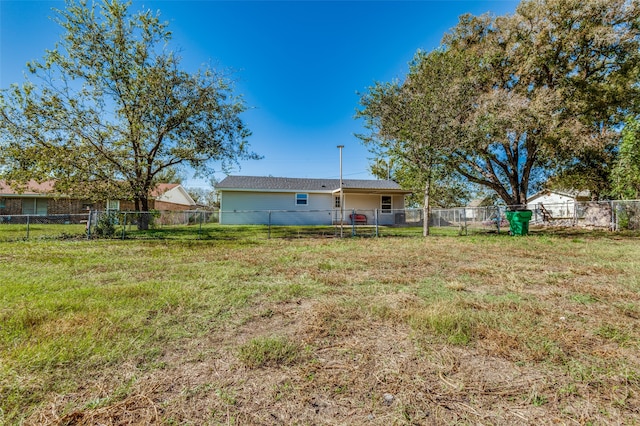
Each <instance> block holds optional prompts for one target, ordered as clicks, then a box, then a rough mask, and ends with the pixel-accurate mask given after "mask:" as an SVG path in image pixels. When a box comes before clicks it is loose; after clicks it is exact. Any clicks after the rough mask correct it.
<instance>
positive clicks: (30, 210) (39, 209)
mask: <svg viewBox="0 0 640 426" xmlns="http://www.w3.org/2000/svg"><path fill="white" fill-rule="evenodd" d="M47 204H48V200H47V199H46V198H23V199H22V214H28V215H38V216H46V215H47Z"/></svg>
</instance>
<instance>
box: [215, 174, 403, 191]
mask: <svg viewBox="0 0 640 426" xmlns="http://www.w3.org/2000/svg"><path fill="white" fill-rule="evenodd" d="M342 182H343V186H342V187H343V189H363V190H393V191H398V190H402V188H401V187H400V185H398V184H397V183H395V182H393V181H390V180H365V179H343V180H342ZM216 189H219V190H220V189H222V190H225V189H226V190H231V189H235V190H263V191H275V190H283V191H334V190H337V189H340V179H307V178H285V177H270V176H269V177H266V176H227V177H226V178H224V179H223V180H222V181H220V182H219V183H218V184H217V185H216Z"/></svg>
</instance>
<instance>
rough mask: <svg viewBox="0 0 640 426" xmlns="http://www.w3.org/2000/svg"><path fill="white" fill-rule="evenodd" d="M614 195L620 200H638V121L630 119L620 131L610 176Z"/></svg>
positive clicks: (639, 141) (639, 166)
mask: <svg viewBox="0 0 640 426" xmlns="http://www.w3.org/2000/svg"><path fill="white" fill-rule="evenodd" d="M611 179H612V186H613V190H614V194H615V195H616V196H617V197H619V198H622V199H634V200H638V199H640V121H639V120H638V118H637V117H630V118H629V119H628V120H627V122H626V125H625V127H624V129H623V130H622V142H621V143H620V152H619V157H618V161H617V163H616V165H615V166H614V169H613V172H612V174H611Z"/></svg>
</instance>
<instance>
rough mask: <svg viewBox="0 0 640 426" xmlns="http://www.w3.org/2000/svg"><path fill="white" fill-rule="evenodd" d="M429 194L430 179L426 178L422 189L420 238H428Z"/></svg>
mask: <svg viewBox="0 0 640 426" xmlns="http://www.w3.org/2000/svg"><path fill="white" fill-rule="evenodd" d="M430 192H431V177H430V176H429V177H428V178H427V183H426V185H425V188H424V220H423V222H422V236H423V237H427V236H429V194H430Z"/></svg>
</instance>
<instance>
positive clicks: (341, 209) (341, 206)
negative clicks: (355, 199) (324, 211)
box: [338, 145, 344, 238]
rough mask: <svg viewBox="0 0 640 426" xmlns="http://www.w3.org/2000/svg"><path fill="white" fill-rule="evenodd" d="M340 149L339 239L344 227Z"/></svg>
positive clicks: (340, 148) (339, 147) (341, 146)
mask: <svg viewBox="0 0 640 426" xmlns="http://www.w3.org/2000/svg"><path fill="white" fill-rule="evenodd" d="M342 148H344V145H338V149H339V150H340V238H342V232H343V225H344V195H343V194H342Z"/></svg>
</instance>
